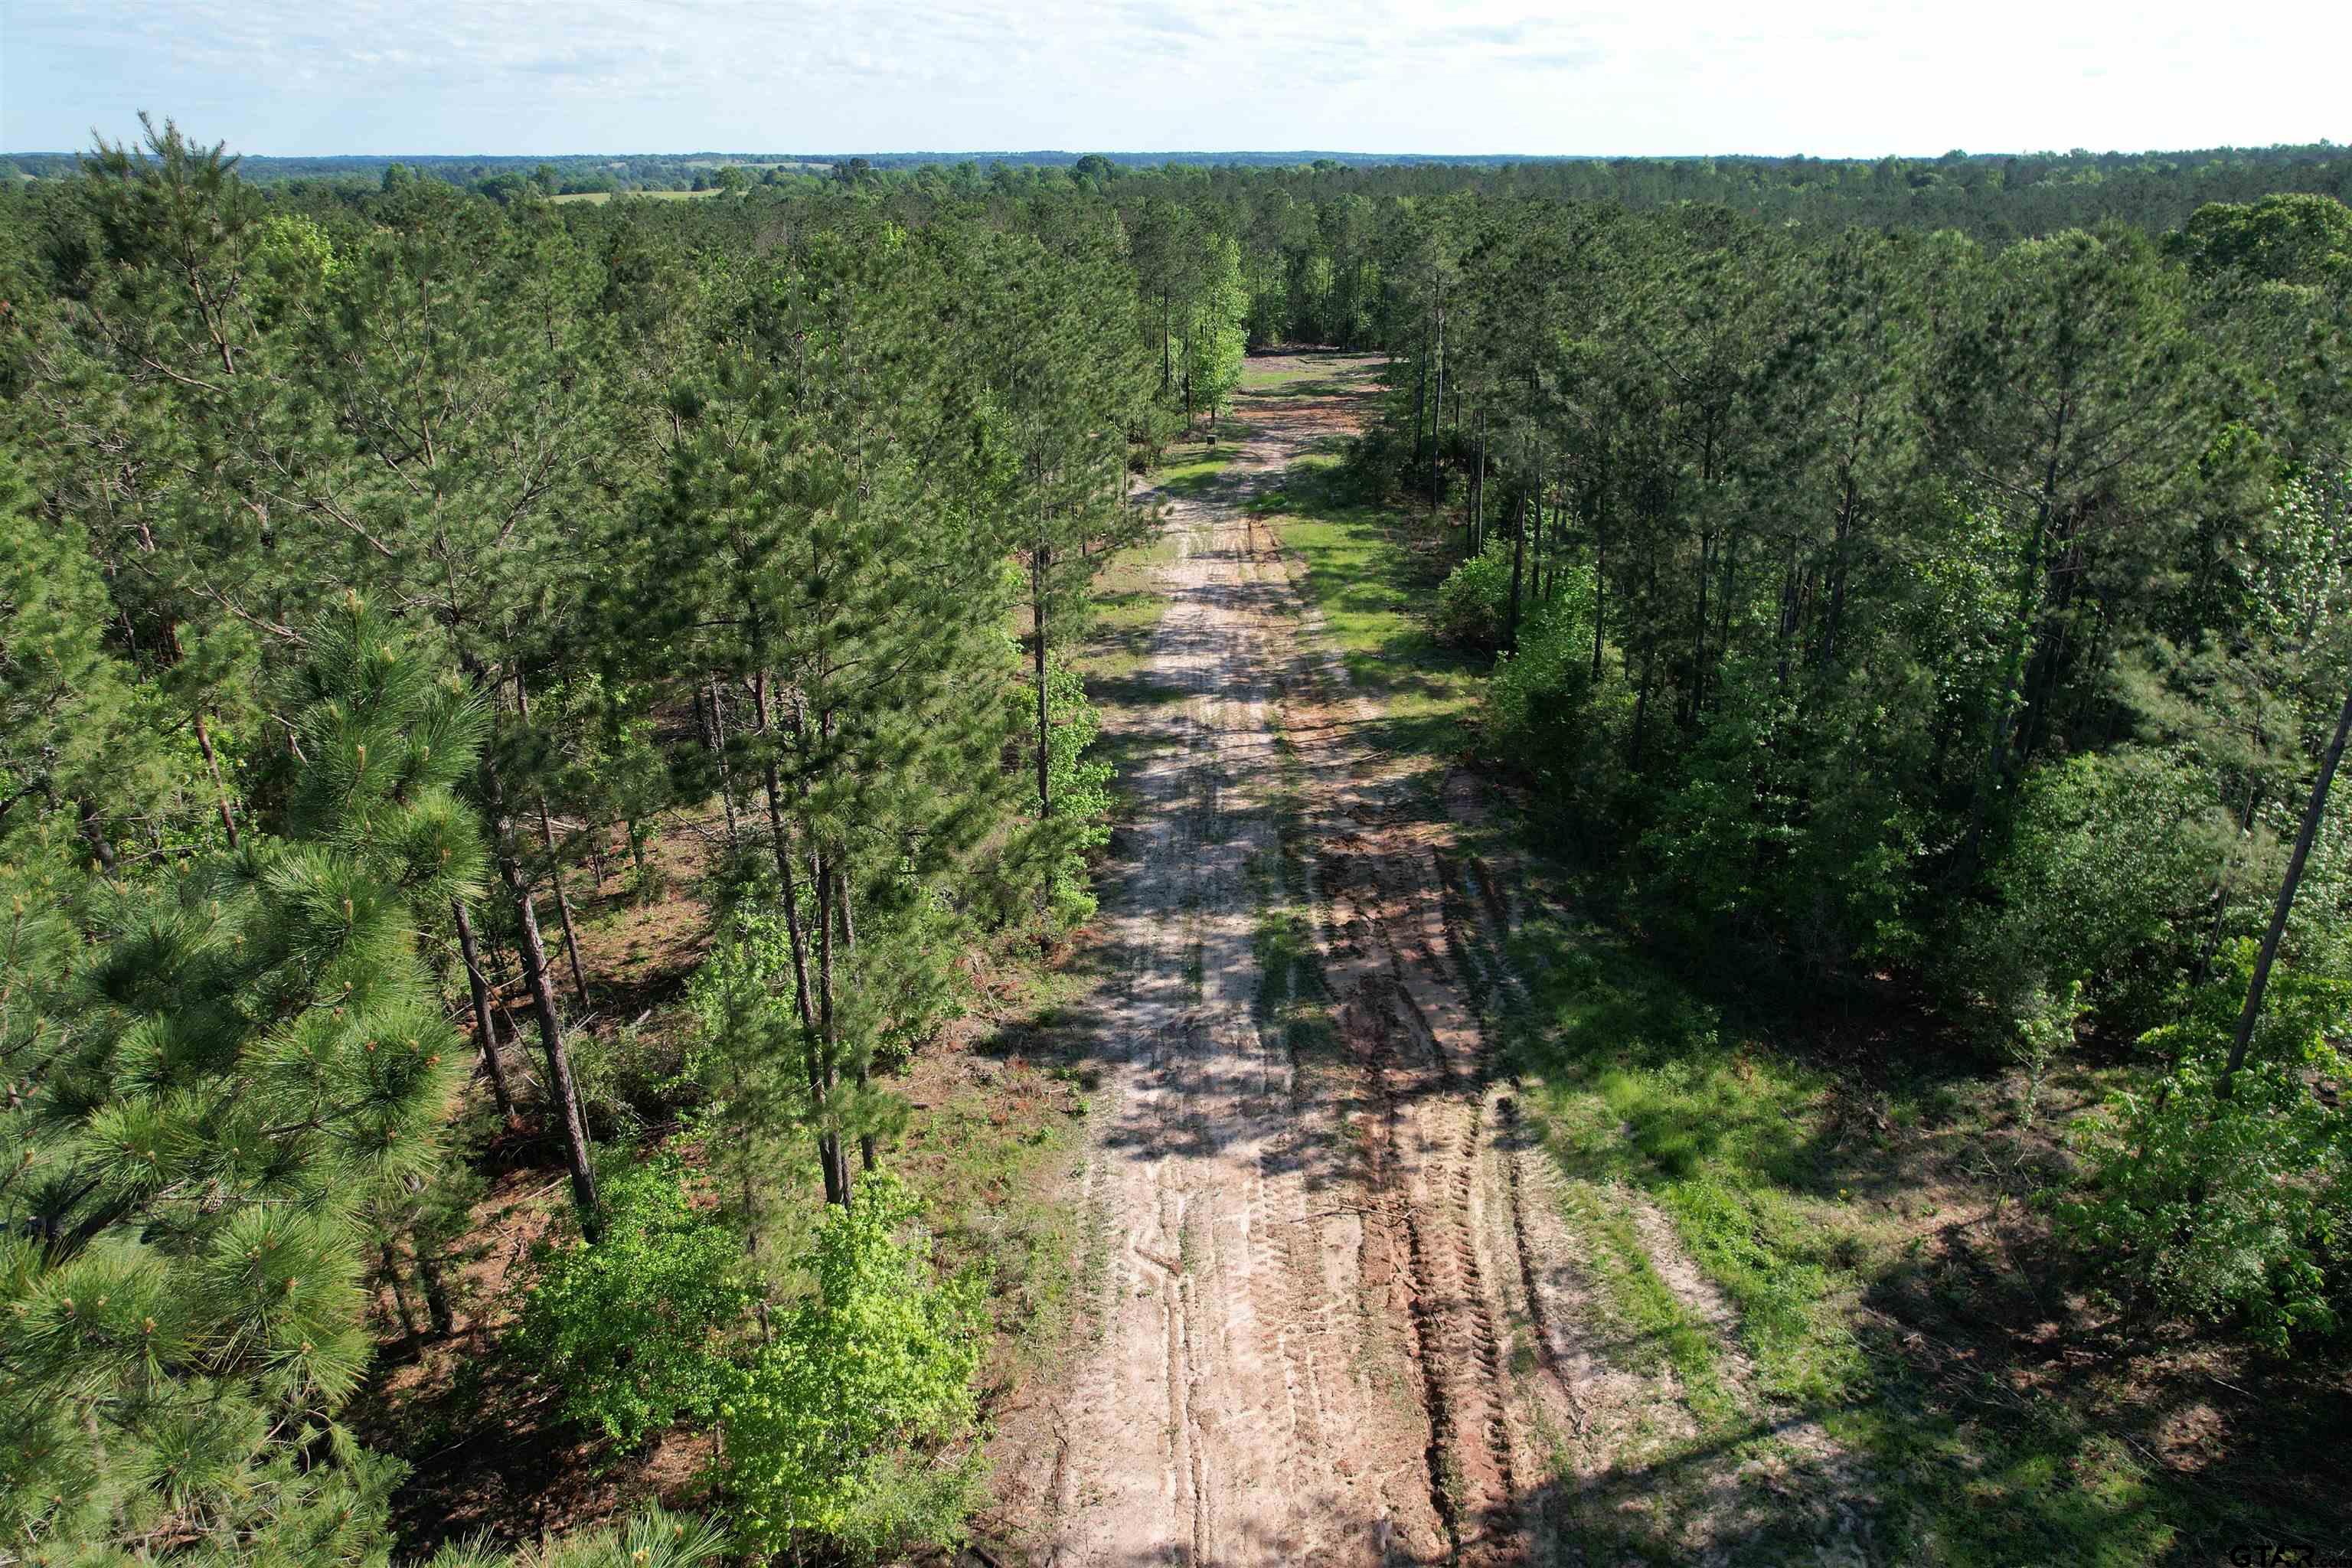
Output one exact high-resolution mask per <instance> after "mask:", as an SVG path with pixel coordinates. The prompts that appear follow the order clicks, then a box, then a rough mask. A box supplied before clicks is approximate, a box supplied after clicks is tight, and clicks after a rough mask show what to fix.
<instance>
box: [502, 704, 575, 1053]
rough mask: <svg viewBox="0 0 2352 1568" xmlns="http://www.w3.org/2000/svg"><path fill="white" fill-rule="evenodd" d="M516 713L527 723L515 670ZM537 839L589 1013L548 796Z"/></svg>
mask: <svg viewBox="0 0 2352 1568" xmlns="http://www.w3.org/2000/svg"><path fill="white" fill-rule="evenodd" d="M515 712H516V714H517V716H519V717H520V719H521V720H522V721H523V722H524V723H525V724H529V723H530V693H529V692H528V691H526V690H525V689H523V683H522V671H521V670H520V669H518V670H516V671H515ZM539 837H540V842H541V844H543V845H545V846H546V847H547V875H548V879H549V880H551V881H552V882H553V883H554V884H555V916H556V919H557V921H559V922H561V923H562V927H563V956H564V959H565V961H566V962H567V963H569V964H570V965H571V966H572V991H573V993H574V994H577V995H578V996H579V998H580V1010H581V1011H582V1012H583V1013H586V1012H589V1011H591V1010H592V1009H593V1007H594V1004H593V1003H592V1002H590V1001H589V1000H588V977H587V975H585V974H583V973H581V970H580V939H579V937H578V936H577V935H575V934H574V933H573V931H572V897H571V895H570V894H568V893H566V892H565V891H564V890H563V860H562V857H561V856H559V855H557V854H556V852H555V824H554V822H553V821H552V820H551V819H550V817H549V816H548V814H547V795H546V794H545V792H541V795H540V797H539Z"/></svg>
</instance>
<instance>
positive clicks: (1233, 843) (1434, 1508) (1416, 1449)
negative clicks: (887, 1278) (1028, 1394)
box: [1008, 360, 1568, 1568]
mask: <svg viewBox="0 0 2352 1568" xmlns="http://www.w3.org/2000/svg"><path fill="white" fill-rule="evenodd" d="M1252 363H1253V365H1254V366H1264V365H1265V363H1266V362H1265V361H1263V360H1259V361H1253V362H1252ZM1300 368H1302V369H1309V370H1310V371H1311V374H1314V375H1315V376H1316V377H1318V379H1319V378H1321V377H1326V376H1336V377H1339V378H1340V379H1342V380H1343V381H1344V382H1347V383H1351V384H1349V385H1347V386H1346V387H1344V389H1334V392H1333V393H1332V394H1331V395H1317V394H1313V393H1308V394H1305V395H1300V394H1296V393H1294V394H1289V395H1267V396H1262V397H1254V398H1245V399H1244V402H1243V404H1242V405H1241V407H1240V409H1239V411H1238V412H1239V416H1240V417H1242V418H1243V419H1244V420H1246V421H1248V422H1249V423H1250V424H1251V425H1252V426H1254V427H1255V433H1254V434H1253V435H1251V436H1250V437H1248V439H1247V441H1246V443H1245V445H1244V449H1243V452H1242V455H1241V457H1240V458H1239V460H1238V461H1237V462H1236V463H1235V464H1234V466H1233V467H1232V468H1229V469H1228V470H1227V477H1226V478H1225V479H1224V481H1223V483H1222V484H1221V485H1220V486H1218V487H1217V488H1216V489H1213V491H1211V492H1209V493H1207V494H1205V495H1201V496H1197V497H1194V498H1190V499H1181V500H1180V499H1175V498H1165V499H1166V500H1167V508H1168V523H1167V526H1168V529H1169V531H1170V534H1171V537H1172V538H1173V539H1174V540H1175V541H1176V542H1178V545H1179V554H1178V558H1177V559H1176V560H1175V561H1174V562H1173V563H1171V564H1170V565H1168V566H1167V567H1166V568H1165V569H1164V570H1163V571H1162V572H1161V574H1160V583H1159V587H1160V591H1161V592H1163V593H1164V594H1165V595H1166V596H1167V600H1168V605H1167V609H1166V611H1165V613H1164V614H1163V616H1162V617H1161V618H1160V622H1159V624H1158V626H1157V629H1156V631H1155V632H1154V634H1153V637H1152V639H1151V643H1150V654H1149V658H1148V661H1147V668H1146V670H1145V671H1144V677H1143V679H1144V682H1145V683H1146V684H1147V687H1148V689H1151V690H1153V691H1156V692H1158V693H1159V694H1160V697H1161V700H1159V701H1156V702H1150V703H1143V704H1136V705H1130V707H1129V710H1127V711H1125V712H1124V713H1122V714H1121V715H1118V718H1117V720H1116V721H1118V722H1119V723H1121V724H1123V725H1125V726H1128V727H1129V728H1131V729H1132V730H1134V731H1137V732H1138V733H1139V737H1140V738H1141V739H1142V740H1143V741H1144V742H1146V744H1147V746H1148V748H1149V750H1148V756H1147V760H1146V761H1145V762H1144V763H1142V764H1141V766H1140V768H1139V770H1138V772H1137V773H1135V774H1134V775H1132V776H1131V777H1130V778H1129V781H1128V783H1129V787H1130V788H1131V789H1133V790H1135V791H1136V792H1137V793H1138V795H1139V796H1140V800H1139V812H1138V821H1137V824H1136V826H1134V827H1133V828H1132V829H1131V830H1130V831H1129V832H1126V833H1124V834H1122V835H1121V838H1120V843H1119V844H1118V846H1117V848H1116V859H1115V861H1114V863H1113V865H1112V866H1111V868H1109V875H1108V878H1107V883H1108V897H1107V899H1106V905H1105V908H1106V921H1105V923H1106V934H1107V940H1108V946H1109V951H1110V952H1111V953H1112V955H1113V958H1114V975H1115V977H1114V978H1113V979H1112V980H1111V981H1110V982H1109V983H1108V985H1107V986H1106V988H1105V994H1103V995H1102V996H1100V997H1099V998H1097V1007H1098V1010H1099V1028H1100V1031H1101V1036H1100V1037H1101V1052H1102V1057H1101V1059H1102V1061H1103V1063H1104V1067H1105V1084H1104V1090H1105V1094H1104V1106H1103V1109H1102V1110H1100V1111H1099V1112H1098V1120H1097V1139H1096V1145H1095V1147H1094V1150H1093V1152H1092V1155H1091V1158H1090V1161H1089V1164H1088V1167H1087V1203H1088V1205H1089V1206H1090V1208H1091V1210H1092V1213H1093V1215H1094V1217H1095V1219H1096V1222H1097V1225H1098V1226H1099V1234H1100V1235H1101V1237H1103V1244H1104V1246H1105V1248H1106V1250H1107V1252H1108V1266H1107V1269H1106V1272H1105V1278H1104V1279H1103V1281H1102V1284H1101V1288H1100V1289H1099V1290H1098V1291H1097V1294H1096V1298H1095V1300H1096V1302H1097V1316H1096V1317H1095V1318H1094V1320H1093V1321H1090V1322H1089V1323H1088V1324H1087V1325H1086V1326H1085V1329H1084V1330H1083V1331H1081V1332H1080V1333H1079V1334H1078V1335H1077V1336H1076V1342H1075V1343H1074V1345H1073V1347H1072V1351H1071V1362H1070V1364H1069V1367H1068V1370H1067V1375H1066V1385H1065V1386H1064V1387H1063V1388H1062V1390H1061V1391H1060V1393H1059V1394H1058V1396H1057V1397H1055V1398H1054V1399H1052V1400H1050V1401H1048V1402H1045V1408H1043V1409H1041V1410H1040V1411H1038V1412H1036V1413H1034V1414H1033V1415H1032V1416H1031V1418H1030V1419H1029V1421H1028V1422H1027V1423H1026V1424H1025V1426H1024V1427H1023V1428H1022V1429H1020V1430H1016V1431H1015V1432H1014V1434H1013V1462H1012V1465H1011V1468H1012V1470H1013V1474H1012V1475H1011V1476H1010V1477H1009V1478H1008V1495H1009V1498H1010V1500H1011V1501H1012V1502H1013V1506H1014V1508H1015V1509H1016V1510H1019V1511H1021V1512H1024V1513H1025V1514H1026V1515H1027V1516H1028V1517H1027V1519H1026V1524H1025V1528H1024V1534H1025V1535H1027V1536H1028V1537H1029V1538H1030V1540H1031V1541H1032V1542H1034V1547H1033V1548H1032V1549H1031V1550H1030V1552H1029V1553H1028V1554H1029V1555H1030V1556H1031V1558H1032V1560H1034V1561H1035V1562H1037V1563H1053V1564H1057V1565H1065V1568H1080V1565H1085V1568H1140V1565H1142V1564H1146V1563H1188V1564H1192V1565H1195V1568H1211V1565H1216V1568H1229V1565H1230V1568H1242V1565H1245V1564H1276V1563H1280V1564H1297V1563H1328V1564H1386V1563H1441V1562H1465V1563H1504V1562H1515V1561H1521V1560H1524V1557H1525V1555H1526V1552H1525V1547H1526V1545H1527V1540H1526V1526H1525V1524H1524V1523H1523V1521H1522V1515H1523V1514H1524V1513H1525V1512H1526V1511H1527V1510H1525V1509H1524V1508H1523V1507H1522V1506H1520V1504H1519V1501H1518V1500H1517V1497H1516V1496H1515V1493H1516V1491H1517V1489H1518V1488H1519V1487H1521V1486H1522V1485H1523V1484H1524V1482H1523V1479H1522V1475H1521V1472H1522V1470H1523V1469H1524V1470H1527V1471H1528V1472H1530V1475H1529V1478H1528V1479H1532V1470H1533V1469H1534V1468H1536V1467H1535V1466H1534V1465H1533V1463H1532V1461H1531V1460H1530V1459H1529V1458H1528V1457H1527V1456H1528V1453H1529V1450H1530V1446H1531V1440H1530V1432H1531V1430H1532V1429H1533V1424H1534V1423H1538V1422H1541V1421H1546V1420H1565V1419H1567V1418H1568V1417H1566V1416H1565V1415H1559V1413H1557V1412H1556V1413H1554V1415H1552V1416H1546V1415H1544V1414H1543V1413H1542V1412H1540V1411H1538V1410H1536V1409H1534V1408H1532V1407H1530V1406H1531V1405H1534V1404H1539V1403H1541V1400H1540V1397H1539V1396H1538V1398H1536V1399H1534V1400H1532V1401H1531V1400H1530V1399H1529V1398H1528V1395H1527V1394H1525V1393H1524V1392H1522V1393H1521V1394H1518V1395H1517V1396H1514V1395H1513V1394H1511V1393H1510V1386H1511V1384H1512V1383H1513V1382H1514V1380H1512V1379H1509V1378H1507V1377H1506V1375H1505V1373H1504V1367H1503V1363H1504V1360H1505V1356H1506V1353H1507V1344H1506V1342H1507V1339H1508V1338H1509V1337H1510V1335H1511V1331H1512V1325H1514V1324H1517V1325H1521V1326H1522V1327H1523V1332H1522V1335H1521V1338H1522V1342H1524V1343H1526V1344H1528V1345H1529V1346H1530V1347H1532V1346H1533V1343H1534V1337H1535V1336H1534V1334H1533V1333H1529V1332H1526V1331H1524V1329H1525V1326H1528V1325H1534V1324H1536V1323H1537V1321H1538V1318H1539V1316H1540V1313H1539V1311H1538V1312H1535V1313H1531V1312H1529V1310H1528V1306H1527V1288H1528V1284H1529V1283H1530V1281H1539V1279H1540V1278H1541V1273H1542V1270H1541V1268H1540V1267H1539V1264H1538V1261H1537V1260H1536V1259H1535V1258H1533V1257H1532V1255H1531V1252H1530V1248H1531V1247H1537V1248H1538V1250H1539V1244H1540V1231H1539V1226H1538V1231H1537V1232H1535V1233H1530V1232H1529V1231H1528V1229H1527V1228H1526V1226H1525V1225H1524V1224H1523V1223H1522V1222H1521V1220H1520V1218H1519V1216H1517V1213H1516V1208H1517V1199H1518V1194H1520V1192H1521V1190H1522V1185H1523V1184H1522V1183H1521V1181H1520V1180H1519V1179H1518V1177H1517V1172H1518V1170H1519V1168H1520V1166H1521V1165H1523V1164H1525V1163H1528V1162H1527V1161H1526V1160H1524V1158H1523V1156H1522V1152H1518V1151H1515V1150H1513V1149H1512V1148H1511V1147H1510V1142H1511V1140H1510V1137H1509V1129H1508V1126H1507V1123H1508V1112H1509V1107H1508V1103H1507V1095H1504V1094H1501V1093H1498V1092H1496V1091H1494V1090H1492V1089H1490V1088H1489V1086H1488V1084H1487V1083H1486V1073H1485V1070H1484V1054H1485V1042H1484V1040H1483V1038H1482V1035H1481V1029H1480V1025H1479V1019H1478V1013H1477V1008H1476V1007H1475V1005H1474V1002H1473V998H1474V997H1475V996H1476V995H1479V994H1483V989H1484V987H1485V986H1486V985H1488V984H1492V983H1493V982H1494V979H1495V977H1494V976H1493V975H1492V974H1491V973H1488V965H1487V964H1486V963H1485V962H1484V961H1483V960H1482V959H1481V958H1480V957H1479V956H1478V954H1479V953H1481V952H1484V951H1486V946H1487V943H1486V941H1485V940H1484V938H1483V936H1482V934H1481V933H1482V931H1484V928H1485V927H1486V917H1487V915H1488V913H1489V912H1490V910H1489V909H1488V906H1487V903H1486V896H1485V893H1484V890H1483V889H1479V888H1478V887H1477V886H1476V882H1477V879H1476V876H1475V868H1472V867H1470V866H1468V865H1466V864H1459V863H1455V862H1454V861H1453V860H1451V859H1450V858H1449V857H1448V854H1447V852H1446V849H1445V841H1444V833H1443V831H1442V829H1441V828H1440V827H1439V826H1436V825H1433V824H1430V823H1428V822H1425V821H1423V822H1416V821H1415V820H1414V816H1415V815H1416V814H1414V813H1412V812H1409V811H1406V810H1404V809H1402V804H1401V803H1402V797H1403V795H1404V793H1405V791H1404V785H1403V783H1402V778H1401V776H1400V775H1399V773H1397V771H1396V770H1395V769H1394V768H1393V766H1392V765H1391V764H1390V763H1388V762H1386V761H1385V760H1384V759H1383V758H1381V757H1380V756H1378V755H1377V754H1375V753H1372V752H1370V751H1369V750H1368V748H1367V743H1366V742H1365V741H1364V740H1363V739H1362V736H1363V734H1364V732H1365V730H1366V721H1368V720H1369V719H1370V718H1371V717H1373V715H1372V713H1371V711H1370V709H1369V707H1368V706H1367V705H1366V704H1365V702H1364V701H1363V700H1361V699H1360V698H1359V697H1358V696H1356V695H1355V694H1353V693H1352V692H1350V691H1349V689H1348V687H1347V683H1346V677H1345V674H1344V672H1343V671H1342V670H1341V669H1340V668H1339V666H1338V665H1337V663H1336V662H1334V661H1333V660H1331V659H1330V658H1329V657H1328V655H1327V654H1325V653H1324V652H1322V651H1320V650H1319V647H1318V642H1317V639H1316V638H1315V637H1314V635H1313V626H1312V619H1311V616H1309V615H1308V613H1307V611H1306V609H1305V607H1304V605H1303V604H1302V601H1301V598H1300V596H1299V594H1298V591H1297V588H1296V587H1295V586H1294V584H1292V582H1291V567H1290V564H1289V563H1288V562H1287V561H1286V558H1285V557H1284V556H1283V555H1282V554H1281V552H1280V551H1279V549H1278V547H1277V543H1276V540H1275V539H1274V538H1273V537H1272V535H1271V534H1270V532H1269V531H1267V529H1266V528H1265V525H1263V524H1262V523H1259V522H1256V521H1253V520H1252V519H1251V518H1250V517H1249V516H1248V513H1247V510H1246V502H1247V500H1249V498H1250V497H1251V496H1252V495H1254V494H1255V493H1256V492H1257V491H1259V490H1260V489H1265V488H1266V487H1267V486H1269V485H1270V484H1273V483H1276V482H1278V481H1279V479H1280V478H1281V475H1282V473H1283V471H1284V469H1285V468H1286V467H1287V465H1288V464H1289V463H1290V462H1291V460H1292V459H1293V458H1296V457H1297V455H1299V454H1300V453H1301V452H1303V451H1305V450H1307V449H1308V448H1310V447H1312V445H1313V444H1314V443H1316V442H1317V441H1318V440H1320V439H1324V438H1327V437H1330V436H1332V435H1335V434H1344V433H1346V432H1347V431H1348V430H1349V429H1351V428H1352V427H1353V426H1354V423H1355V421H1356V419H1357V417H1358V415H1359V408H1360V402H1361V398H1362V394H1363V391H1364V390H1368V387H1367V385H1366V383H1365V381H1364V377H1365V375H1366V374H1368V367H1365V366H1363V365H1361V364H1360V363H1350V362H1343V361H1318V362H1316V363H1314V364H1312V365H1311V366H1308V365H1304V364H1302V365H1301V366H1300ZM1277 796H1280V798H1281V801H1282V810H1281V811H1280V812H1277V810H1276V799H1277ZM1418 815H1420V816H1424V817H1425V816H1427V815H1428V814H1427V813H1426V812H1425V811H1424V812H1423V813H1420V814H1418ZM1286 823H1287V824H1288V825H1289V826H1290V829H1291V834H1292V842H1291V843H1289V844H1287V845H1286V843H1285V842H1283V841H1282V834H1283V831H1284V825H1285V824H1286ZM1286 849H1288V850H1289V851H1290V852H1291V853H1292V854H1293V857H1294V861H1295V863H1297V865H1298V866H1299V867H1300V868H1301V869H1302V870H1303V873H1304V877H1305V879H1306V881H1307V889H1308V890H1307V903H1308V904H1309V905H1310V907H1311V911H1312V912H1311V917H1310V921H1309V923H1310V924H1311V927H1312V929H1313V931H1314V940H1315V944H1316V946H1317V948H1318V954H1317V956H1318V958H1319V960H1320V963H1321V968H1322V976H1323V985H1322V990H1323V992H1324V993H1325V997H1324V999H1325V1000H1326V1001H1328V1007H1329V1014H1328V1016H1329V1019H1330V1022H1331V1023H1332V1024H1333V1025H1334V1026H1336V1028H1335V1029H1334V1030H1333V1031H1332V1033H1333V1034H1334V1035H1335V1036H1336V1038H1335V1039H1333V1040H1331V1041H1330V1042H1329V1044H1328V1048H1326V1049H1325V1050H1324V1051H1323V1052H1322V1053H1321V1055H1320V1057H1319V1058H1318V1060H1316V1061H1313V1062H1303V1061H1302V1060H1301V1059H1299V1058H1298V1057H1297V1055H1296V1054H1295V1051H1294V1045H1293V1043H1291V1042H1290V1041H1287V1040H1286V1038H1285V1034H1284V1031H1282V1030H1280V1029H1278V1028H1274V1027H1269V1026H1267V1018H1268V1013H1269V1007H1268V1002H1269V998H1268V997H1267V996H1266V995H1265V987H1266V985H1267V981H1266V977H1265V974H1264V973H1263V972H1262V969H1261V963H1260V955H1259V952H1258V943H1259V940H1260V937H1261V932H1262V921H1263V920H1264V919H1265V904H1266V901H1267V899H1268V897H1269V893H1268V889H1269V886H1270V884H1273V883H1275V882H1276V879H1275V878H1274V877H1272V876H1271V875H1270V874H1269V871H1268V868H1269V867H1270V866H1272V865H1273V864H1275V863H1276V861H1277V860H1278V859H1279V858H1280V857H1282V856H1283V855H1284V854H1285V852H1286ZM1489 934H1490V933H1489ZM1531 1236H1532V1237H1534V1239H1533V1240H1532V1241H1531V1239H1530V1238H1531ZM1530 1353H1532V1351H1531V1352H1530ZM1552 1359H1553V1358H1552V1357H1551V1356H1550V1355H1549V1354H1545V1355H1543V1356H1541V1357H1540V1361H1541V1363H1543V1364H1544V1365H1547V1366H1549V1364H1550V1363H1551V1362H1552ZM1536 1381H1537V1382H1540V1381H1542V1379H1541V1376H1540V1374H1539V1375H1538V1379H1537V1380H1536ZM1517 1382H1518V1383H1520V1384H1522V1385H1527V1384H1528V1379H1524V1378H1522V1379H1519V1380H1517ZM1515 1405H1517V1406H1520V1407H1519V1408H1515V1407H1514V1406H1515Z"/></svg>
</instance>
